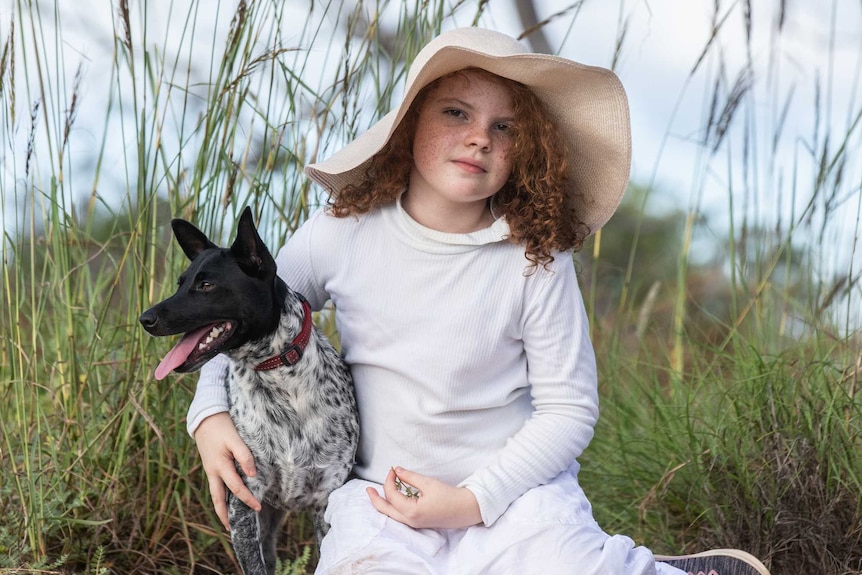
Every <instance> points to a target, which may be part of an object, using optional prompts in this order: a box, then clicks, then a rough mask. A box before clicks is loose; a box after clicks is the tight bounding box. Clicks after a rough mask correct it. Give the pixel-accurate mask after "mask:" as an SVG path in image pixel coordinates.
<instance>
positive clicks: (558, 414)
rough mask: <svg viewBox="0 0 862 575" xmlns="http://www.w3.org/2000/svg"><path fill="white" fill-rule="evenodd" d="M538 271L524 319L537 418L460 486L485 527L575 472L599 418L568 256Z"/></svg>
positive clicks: (586, 334) (588, 346)
mask: <svg viewBox="0 0 862 575" xmlns="http://www.w3.org/2000/svg"><path fill="white" fill-rule="evenodd" d="M554 258H555V260H554V262H553V263H552V264H551V269H550V270H543V269H542V268H541V267H540V268H539V270H537V271H536V273H537V274H541V276H543V277H536V278H534V279H536V280H538V281H536V283H535V284H534V287H535V289H533V290H532V292H531V293H530V294H529V295H528V302H527V304H526V309H525V311H524V316H523V337H522V339H523V344H524V352H525V354H526V359H527V365H528V366H529V368H528V378H529V383H530V394H531V397H532V404H533V414H532V416H531V417H530V418H529V419H528V420H527V421H526V423H525V424H524V426H523V427H522V428H521V430H520V431H518V432H517V433H516V434H515V435H514V436H513V437H511V438H510V439H509V441H508V442H507V443H506V446H505V447H504V448H503V449H501V450H500V451H499V452H498V453H497V454H496V456H495V457H494V458H493V460H492V461H491V463H490V464H489V465H488V466H487V467H484V468H482V469H479V470H477V471H476V472H475V473H473V474H472V475H471V476H470V477H468V478H467V479H466V480H464V481H463V482H462V483H461V485H460V486H461V487H467V488H468V489H470V491H472V492H473V494H474V495H475V496H476V499H477V501H478V502H479V507H480V509H481V511H482V521H483V522H484V523H485V524H486V525H491V524H492V523H494V522H495V521H496V520H497V519H498V518H499V517H500V515H502V513H503V512H504V511H505V510H506V508H507V507H508V506H509V504H510V503H511V502H512V501H514V500H515V499H517V498H518V497H520V496H521V495H522V494H523V493H525V492H526V491H527V490H528V489H531V488H533V487H536V486H538V485H542V484H544V483H547V482H548V481H550V480H551V479H553V478H554V477H556V476H557V475H558V474H559V473H561V472H563V471H564V470H566V469H568V468H569V467H570V466H571V465H572V464H573V463H574V462H575V460H576V458H577V457H579V456H580V455H581V453H582V452H583V451H584V449H585V448H586V447H587V445H589V443H590V440H591V439H592V437H593V432H594V427H595V424H596V421H597V420H598V413H599V411H598V384H597V376H596V361H595V354H594V351H593V347H592V343H591V342H590V337H589V325H588V321H587V315H586V310H585V309H584V304H583V298H582V296H581V292H580V289H579V287H578V283H577V276H576V274H575V269H574V263H573V261H572V258H571V254H569V253H556V254H554Z"/></svg>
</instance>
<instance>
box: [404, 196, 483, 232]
mask: <svg viewBox="0 0 862 575" xmlns="http://www.w3.org/2000/svg"><path fill="white" fill-rule="evenodd" d="M401 207H402V208H403V209H404V211H405V212H407V214H408V215H409V216H410V217H411V218H413V220H415V221H416V222H417V223H419V224H421V225H423V226H425V227H426V228H429V229H432V230H435V231H438V232H445V233H451V234H468V233H470V232H476V231H479V230H482V229H485V228H487V227H488V226H490V225H492V224H493V223H494V220H495V219H496V218H495V217H494V215H493V213H492V212H491V208H490V204H489V201H488V200H483V201H482V202H477V203H465V204H448V203H447V204H445V205H440V204H438V203H436V202H433V201H426V200H424V199H423V198H422V197H421V196H419V195H417V194H413V195H411V194H410V191H409V190H408V191H406V192H404V194H403V195H402V196H401Z"/></svg>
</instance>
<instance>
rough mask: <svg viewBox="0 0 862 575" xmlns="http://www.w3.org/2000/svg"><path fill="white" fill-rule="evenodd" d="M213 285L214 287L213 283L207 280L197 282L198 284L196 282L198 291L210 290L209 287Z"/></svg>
mask: <svg viewBox="0 0 862 575" xmlns="http://www.w3.org/2000/svg"><path fill="white" fill-rule="evenodd" d="M214 287H215V285H214V284H211V283H210V282H208V281H202V282H201V283H199V284H198V289H199V290H200V291H210V290H211V289H213V288H214Z"/></svg>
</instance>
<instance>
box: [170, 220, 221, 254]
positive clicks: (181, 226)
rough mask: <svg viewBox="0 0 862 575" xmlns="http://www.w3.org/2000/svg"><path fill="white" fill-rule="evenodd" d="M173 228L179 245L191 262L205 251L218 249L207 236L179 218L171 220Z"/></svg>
mask: <svg viewBox="0 0 862 575" xmlns="http://www.w3.org/2000/svg"><path fill="white" fill-rule="evenodd" d="M171 228H173V230H174V236H175V237H176V238H177V243H178V244H180V247H181V248H183V252H184V253H185V254H186V257H188V258H189V259H190V260H194V259H195V258H196V257H198V256H199V255H200V253H201V252H202V251H204V250H209V249H216V248H218V246H217V245H215V244H214V243H212V242H211V241H210V240H209V238H208V237H207V236H206V234H204V233H203V232H202V231H200V230H199V229H197V228H196V227H195V226H194V225H192V224H191V223H189V222H187V221H185V220H181V219H179V218H176V219H173V220H171Z"/></svg>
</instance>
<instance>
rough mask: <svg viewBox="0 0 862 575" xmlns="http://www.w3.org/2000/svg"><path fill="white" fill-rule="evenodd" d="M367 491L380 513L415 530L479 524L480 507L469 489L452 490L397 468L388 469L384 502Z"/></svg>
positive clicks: (436, 481)
mask: <svg viewBox="0 0 862 575" xmlns="http://www.w3.org/2000/svg"><path fill="white" fill-rule="evenodd" d="M398 483H406V484H408V485H409V486H411V487H413V488H415V490H410V491H407V494H405V492H404V491H402V490H401V489H399V485H398ZM416 490H418V492H419V494H418V496H417V494H416V493H415V491H416ZM366 491H367V493H368V496H369V497H370V498H371V504H372V505H374V508H375V509H377V510H378V511H379V512H380V513H383V514H384V515H387V516H389V517H390V518H392V519H394V520H395V521H399V522H401V523H404V524H405V525H409V526H410V527H413V528H415V529H420V528H435V529H459V528H463V527H470V526H471V525H476V524H477V523H481V522H482V515H481V513H480V512H479V503H478V502H477V501H476V496H475V495H473V493H472V492H471V491H470V490H469V489H467V488H466V487H452V486H451V485H447V484H445V483H443V482H442V481H439V480H437V479H434V478H431V477H427V476H425V475H420V474H419V473H414V472H412V471H408V470H406V469H402V468H400V467H397V468H393V469H390V470H389V474H388V475H387V476H386V481H385V482H384V483H383V493H384V495H385V498H383V497H381V496H380V494H379V493H378V492H377V490H376V489H374V488H373V487H369V488H368V489H367V490H366Z"/></svg>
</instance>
